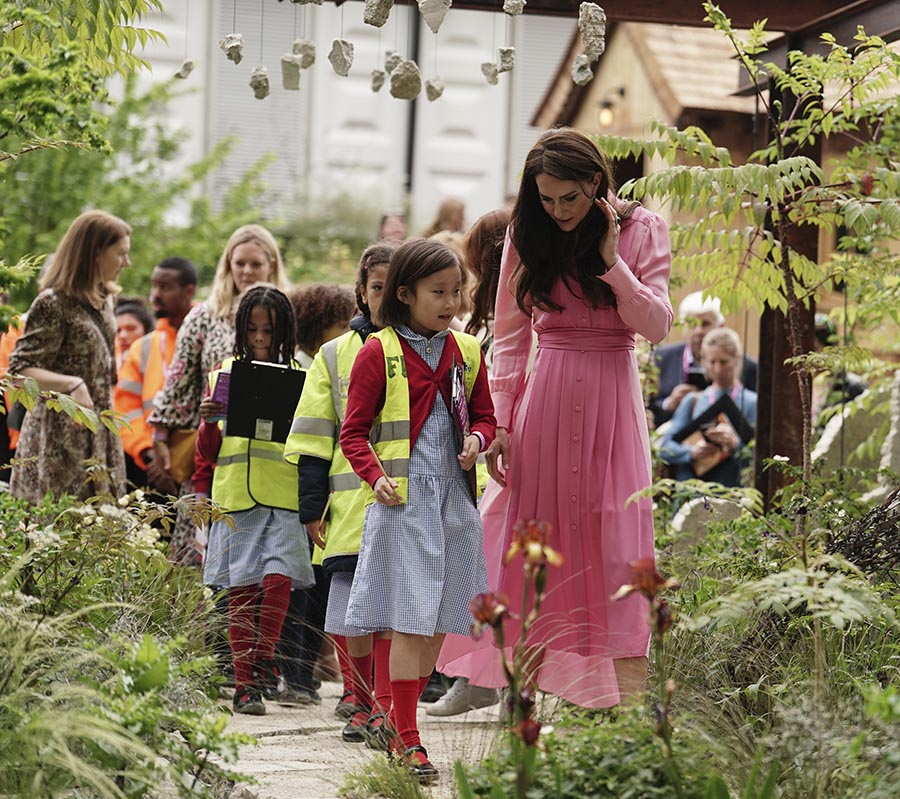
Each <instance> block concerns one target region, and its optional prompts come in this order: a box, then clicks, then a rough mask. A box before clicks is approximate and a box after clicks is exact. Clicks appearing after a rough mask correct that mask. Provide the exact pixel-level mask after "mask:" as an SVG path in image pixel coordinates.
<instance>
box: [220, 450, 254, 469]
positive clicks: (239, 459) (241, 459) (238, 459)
mask: <svg viewBox="0 0 900 799" xmlns="http://www.w3.org/2000/svg"><path fill="white" fill-rule="evenodd" d="M248 460H250V456H249V455H247V453H246V452H236V453H235V454H234V455H220V456H219V457H218V458H216V466H231V464H233V463H246V462H247V461H248Z"/></svg>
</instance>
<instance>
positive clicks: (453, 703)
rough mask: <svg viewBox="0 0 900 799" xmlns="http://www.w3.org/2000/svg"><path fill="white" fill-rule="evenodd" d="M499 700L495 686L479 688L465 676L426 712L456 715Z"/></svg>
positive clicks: (494, 703) (458, 679)
mask: <svg viewBox="0 0 900 799" xmlns="http://www.w3.org/2000/svg"><path fill="white" fill-rule="evenodd" d="M499 701H500V700H499V698H498V696H497V691H496V690H495V689H494V688H479V687H478V686H477V685H470V684H469V681H468V680H467V679H466V678H465V677H459V678H457V680H456V682H455V683H453V685H452V686H451V687H450V690H449V691H447V693H445V694H444V695H443V696H442V697H441V698H440V699H438V701H437V702H435V703H434V704H432V705H428V707H426V708H425V713H426V714H427V715H429V716H456V715H457V714H459V713H465V712H467V711H469V710H475V708H479V707H490V706H491V705H496V704H497V702H499Z"/></svg>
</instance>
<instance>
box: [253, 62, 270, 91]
mask: <svg viewBox="0 0 900 799" xmlns="http://www.w3.org/2000/svg"><path fill="white" fill-rule="evenodd" d="M250 88H251V89H253V96H254V97H255V98H256V99H257V100H265V99H266V97H268V96H269V70H267V69H266V68H265V67H264V66H263V65H262V64H260V65H259V66H258V67H256V69H254V70H253V72H251V73H250Z"/></svg>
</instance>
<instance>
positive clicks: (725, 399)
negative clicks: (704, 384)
mask: <svg viewBox="0 0 900 799" xmlns="http://www.w3.org/2000/svg"><path fill="white" fill-rule="evenodd" d="M682 402H684V400H682ZM720 413H724V414H725V416H726V417H727V418H728V421H729V422H731V426H732V427H733V428H734V429H735V432H736V433H737V434H738V438H740V439H741V443H742V444H746V443H747V442H748V441H752V440H753V438H754V436H755V435H756V431H755V430H754V429H753V425H751V424H750V422H748V421H747V420H746V419H745V418H744V415H743V414H742V413H741V411H740V408H738V406H737V405H735V404H734V400H733V399H732V398H731V396H730V395H729V394H723V395H722V396H721V397H719V399H717V400H716V401H715V402H714V403H713V404H712V405H710V406H709V407H708V408H707V409H706V410H705V411H703V413H701V414H700V415H699V416H698V417H697V418H696V419H692V420H691V421H690V422H689V423H688V424H686V425H685V426H684V427H683V428H681V430H679V431H678V432H677V433H674V434H673V435H672V438H673V439H674V440H675V441H677V442H679V443H681V442H682V441H684V439H686V438H687V437H688V436H689V435H691V434H692V433H694V432H696V431H697V430H700V429H702V428H703V427H704V425H707V424H714V423H715V421H716V419H717V418H718V416H719V414H720Z"/></svg>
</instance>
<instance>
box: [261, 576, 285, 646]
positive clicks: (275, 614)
mask: <svg viewBox="0 0 900 799" xmlns="http://www.w3.org/2000/svg"><path fill="white" fill-rule="evenodd" d="M290 601H291V578H290V577H288V576H287V575H284V574H267V575H266V576H265V577H263V590H262V601H261V602H260V604H259V637H258V638H257V641H256V650H255V651H254V653H253V657H254V659H256V660H269V659H270V658H273V657H275V645H276V644H277V643H278V639H279V638H281V627H282V625H284V617H285V616H286V615H287V610H288V604H289V603H290Z"/></svg>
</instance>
